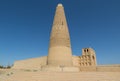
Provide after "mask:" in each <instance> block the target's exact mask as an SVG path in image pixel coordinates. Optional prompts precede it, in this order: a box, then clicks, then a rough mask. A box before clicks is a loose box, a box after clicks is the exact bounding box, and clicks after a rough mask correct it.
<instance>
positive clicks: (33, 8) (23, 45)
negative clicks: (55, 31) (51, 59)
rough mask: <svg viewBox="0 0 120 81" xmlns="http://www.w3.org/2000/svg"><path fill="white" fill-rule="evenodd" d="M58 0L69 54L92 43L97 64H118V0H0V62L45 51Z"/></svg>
mask: <svg viewBox="0 0 120 81" xmlns="http://www.w3.org/2000/svg"><path fill="white" fill-rule="evenodd" d="M58 3H62V4H63V6H64V8H65V13H66V18H67V22H68V26H69V32H70V37H71V44H72V51H73V55H77V56H79V55H81V50H82V48H85V47H92V48H93V49H94V50H95V51H96V56H97V63H98V64H120V0H0V65H8V64H13V63H14V61H16V60H23V59H27V58H35V57H40V56H45V55H47V54H48V46H49V37H50V31H51V28H52V23H53V18H54V13H55V8H56V6H57V4H58Z"/></svg>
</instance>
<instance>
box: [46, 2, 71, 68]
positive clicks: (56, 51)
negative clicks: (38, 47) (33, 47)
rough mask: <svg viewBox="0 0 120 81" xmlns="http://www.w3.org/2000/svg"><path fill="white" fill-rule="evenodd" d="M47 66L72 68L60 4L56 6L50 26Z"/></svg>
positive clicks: (69, 47)
mask: <svg viewBox="0 0 120 81" xmlns="http://www.w3.org/2000/svg"><path fill="white" fill-rule="evenodd" d="M47 63H48V65H53V66H54V65H55V66H56V65H57V66H72V65H73V64H72V51H71V43H70V36H69V31H68V26H67V22H66V17H65V13H64V7H63V6H62V4H58V6H57V8H56V13H55V16H54V22H53V26H52V31H51V36H50V45H49V52H48V60H47Z"/></svg>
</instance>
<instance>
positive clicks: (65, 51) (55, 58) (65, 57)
mask: <svg viewBox="0 0 120 81" xmlns="http://www.w3.org/2000/svg"><path fill="white" fill-rule="evenodd" d="M61 50H62V51H61ZM47 64H48V65H50V66H61V67H65V66H68V67H70V66H73V62H72V54H71V48H68V47H65V46H57V47H51V48H49V55H48V59H47Z"/></svg>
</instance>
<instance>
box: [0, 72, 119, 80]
mask: <svg viewBox="0 0 120 81" xmlns="http://www.w3.org/2000/svg"><path fill="white" fill-rule="evenodd" d="M0 81H120V72H41V71H38V70H33V71H31V70H0Z"/></svg>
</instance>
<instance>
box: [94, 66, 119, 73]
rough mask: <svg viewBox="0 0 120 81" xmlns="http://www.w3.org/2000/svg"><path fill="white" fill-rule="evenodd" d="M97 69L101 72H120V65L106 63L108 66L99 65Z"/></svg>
mask: <svg viewBox="0 0 120 81" xmlns="http://www.w3.org/2000/svg"><path fill="white" fill-rule="evenodd" d="M96 70H97V71H98V72H99V71H100V72H120V66H114V65H106V66H97V67H96Z"/></svg>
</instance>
